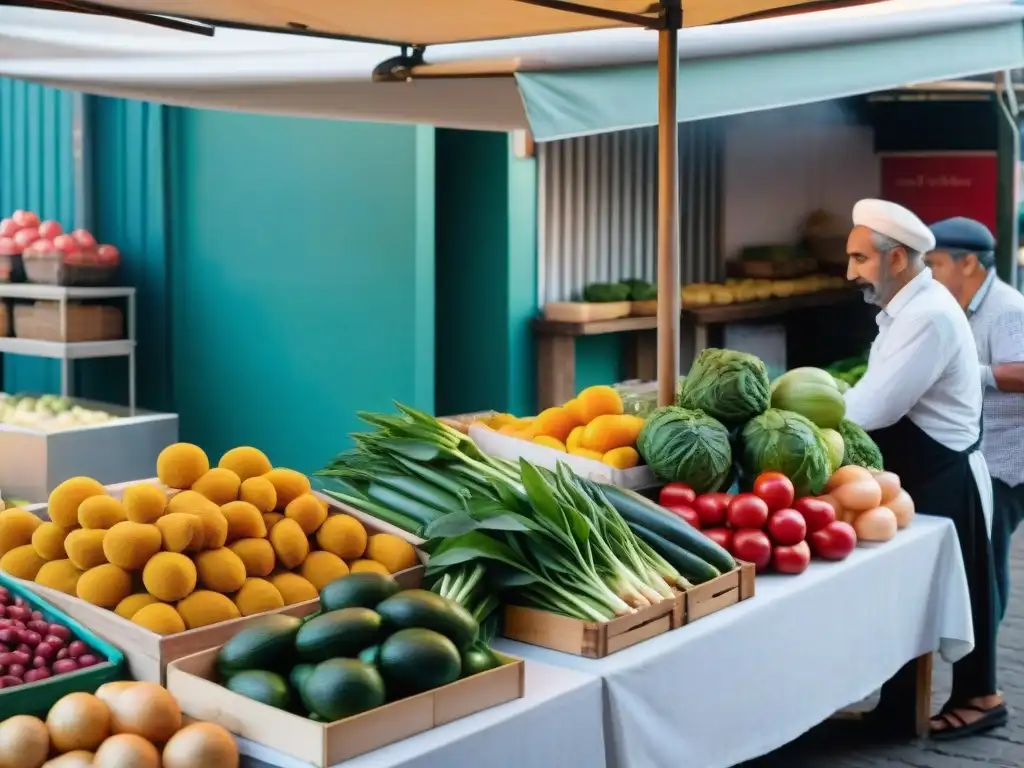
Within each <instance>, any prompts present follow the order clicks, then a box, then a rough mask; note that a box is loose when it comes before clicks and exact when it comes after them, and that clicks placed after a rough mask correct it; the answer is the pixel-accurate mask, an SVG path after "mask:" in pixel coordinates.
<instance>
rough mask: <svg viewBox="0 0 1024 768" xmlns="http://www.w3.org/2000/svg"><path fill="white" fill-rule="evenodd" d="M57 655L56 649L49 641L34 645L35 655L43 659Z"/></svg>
mask: <svg viewBox="0 0 1024 768" xmlns="http://www.w3.org/2000/svg"><path fill="white" fill-rule="evenodd" d="M56 655H57V649H56V648H55V647H54V646H52V645H50V644H49V643H40V644H39V645H37V646H36V656H40V657H42V658H44V659H52V658H53V657H54V656H56Z"/></svg>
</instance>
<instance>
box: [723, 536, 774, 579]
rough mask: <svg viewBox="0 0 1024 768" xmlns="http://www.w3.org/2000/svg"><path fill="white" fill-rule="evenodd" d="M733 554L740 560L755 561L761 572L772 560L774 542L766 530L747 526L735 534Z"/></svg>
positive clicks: (733, 537)
mask: <svg viewBox="0 0 1024 768" xmlns="http://www.w3.org/2000/svg"><path fill="white" fill-rule="evenodd" d="M732 554H733V555H734V556H735V557H737V558H739V559H740V560H746V561H747V562H748V563H753V564H754V566H755V567H756V568H757V571H758V573H760V572H762V571H764V569H765V568H767V567H768V565H769V563H771V561H772V543H771V541H769V540H768V536H767V534H766V533H765V532H764V531H758V530H754V529H752V528H745V529H743V530H741V531H736V532H735V533H734V534H733V536H732Z"/></svg>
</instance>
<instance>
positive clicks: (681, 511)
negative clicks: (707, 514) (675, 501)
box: [665, 507, 701, 530]
mask: <svg viewBox="0 0 1024 768" xmlns="http://www.w3.org/2000/svg"><path fill="white" fill-rule="evenodd" d="M665 509H667V510H668V511H669V512H671V513H672V514H673V515H677V516H678V517H681V518H683V520H685V521H686V522H688V523H689V524H690V525H692V526H693V527H694V528H696V529H697V530H700V523H701V521H700V515H698V514H697V513H696V512H695V511H694V510H693V509H692V508H691V507H665Z"/></svg>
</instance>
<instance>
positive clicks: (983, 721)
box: [930, 703, 1010, 741]
mask: <svg viewBox="0 0 1024 768" xmlns="http://www.w3.org/2000/svg"><path fill="white" fill-rule="evenodd" d="M958 709H959V710H969V711H971V712H977V713H978V714H980V715H981V717H979V718H978V719H977V720H974V721H972V722H970V723H968V722H967V721H965V720H964V719H963V718H962V717H960V715H958V714H957V713H956V711H955V710H958ZM1009 718H1010V714H1009V711H1008V710H1007V709H1006V704H1005V703H1004V704H997V705H996V706H994V707H991V708H990V709H982V708H981V707H978V706H975V705H974V704H959V705H956V706H954V705H952V704H947V705H946V706H944V707H943V708H942V709H941V710H940V711H939V714H937V715H936V716H935V717H933V718H931V719H932V721H936V720H941V721H943V722H944V723H945V724H946V727H945V728H943V729H942V730H939V731H935V730H933V731H932V732H931V733H930V737H931V738H932V739H934V740H935V741H953V740H954V739H962V738H965V737H967V736H973V735H975V734H978V733H982V732H984V731H989V730H992V729H993V728H999V727H1001V726H1004V725H1006V723H1007V721H1008V720H1009Z"/></svg>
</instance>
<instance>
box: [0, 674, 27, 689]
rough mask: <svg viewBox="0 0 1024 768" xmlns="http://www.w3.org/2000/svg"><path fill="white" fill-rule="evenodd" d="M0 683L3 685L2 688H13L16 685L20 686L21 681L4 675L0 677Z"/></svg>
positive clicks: (18, 678) (12, 676)
mask: <svg viewBox="0 0 1024 768" xmlns="http://www.w3.org/2000/svg"><path fill="white" fill-rule="evenodd" d="M0 683H2V684H3V687H4V688H13V687H14V686H16V685H21V683H22V679H21V678H20V677H15V676H14V675H4V676H3V677H0Z"/></svg>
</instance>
